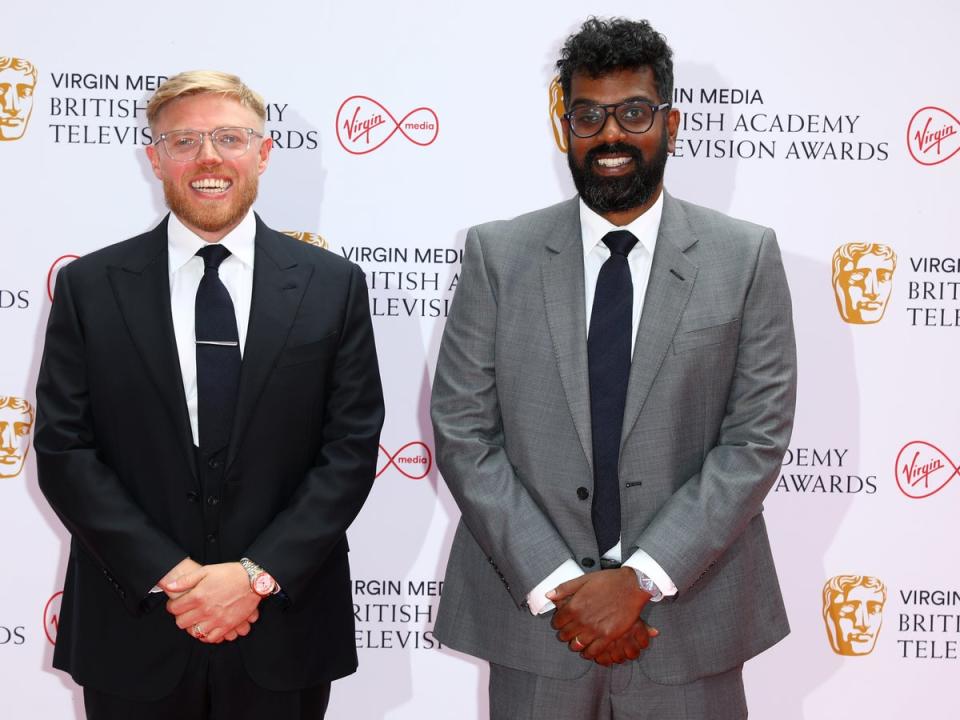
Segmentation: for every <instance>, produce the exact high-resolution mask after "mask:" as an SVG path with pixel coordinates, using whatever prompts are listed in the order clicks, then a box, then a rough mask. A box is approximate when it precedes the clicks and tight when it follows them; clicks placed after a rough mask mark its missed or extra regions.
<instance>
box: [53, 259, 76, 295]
mask: <svg viewBox="0 0 960 720" xmlns="http://www.w3.org/2000/svg"><path fill="white" fill-rule="evenodd" d="M79 257H80V256H79V255H61V256H60V257H58V258H57V259H56V260H54V261H53V265H51V266H50V269H49V270H48V271H47V297H48V298H50V302H53V289H54V287H55V286H56V284H57V273H58V272H60V268H62V267H63V266H65V265H69V264H70V263H72V262H73V261H74V260H76V259H77V258H79Z"/></svg>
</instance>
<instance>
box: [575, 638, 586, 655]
mask: <svg viewBox="0 0 960 720" xmlns="http://www.w3.org/2000/svg"><path fill="white" fill-rule="evenodd" d="M573 643H574V647H573V649H574V650H575V651H576V652H580V651H581V650H583V649H584V648H586V647H587V646H586V645H584V644H583V643H582V642H580V636H579V635H574V637H573Z"/></svg>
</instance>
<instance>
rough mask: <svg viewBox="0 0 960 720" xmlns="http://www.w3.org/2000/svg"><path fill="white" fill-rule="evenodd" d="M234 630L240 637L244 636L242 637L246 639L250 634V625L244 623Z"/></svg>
mask: <svg viewBox="0 0 960 720" xmlns="http://www.w3.org/2000/svg"><path fill="white" fill-rule="evenodd" d="M234 630H235V631H236V633H237V635H240V636H242V637H246V636H247V635H249V634H250V623H248V622H242V623H240V624H239V625H237V626H236V627H235V628H234Z"/></svg>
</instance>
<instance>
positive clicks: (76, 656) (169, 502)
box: [35, 71, 383, 720]
mask: <svg viewBox="0 0 960 720" xmlns="http://www.w3.org/2000/svg"><path fill="white" fill-rule="evenodd" d="M265 115H266V113H265V110H264V104H263V100H262V99H261V98H260V96H259V95H258V94H257V93H255V92H253V91H252V90H251V89H250V88H248V87H247V86H246V85H244V84H243V83H242V82H241V81H240V79H239V78H237V77H235V76H233V75H228V74H225V73H220V72H207V71H195V72H186V73H181V74H179V75H176V76H174V77H172V78H170V79H169V80H167V81H166V82H165V83H164V84H163V85H161V87H160V88H159V89H158V90H157V92H156V94H155V95H154V96H153V98H152V99H151V100H150V103H149V105H148V120H149V123H150V131H151V133H152V136H153V140H154V142H153V144H152V145H151V146H150V147H148V148H147V155H148V157H149V160H150V163H151V166H152V168H153V172H154V174H155V175H156V177H157V179H158V180H160V181H161V182H162V183H163V189H164V195H165V197H166V201H167V204H168V206H169V207H170V211H171V212H170V214H169V215H167V217H165V218H164V219H163V221H162V222H161V223H160V224H159V225H158V226H157V227H156V228H154V229H153V230H151V231H150V232H148V233H145V234H143V235H140V236H138V237H135V238H132V239H130V240H127V241H125V242H122V243H119V244H116V245H112V246H110V247H107V248H104V249H102V250H99V251H97V252H94V253H91V254H90V255H87V256H86V257H83V258H81V259H79V260H77V261H75V262H74V263H72V264H70V265H69V266H67V267H66V268H65V269H64V270H62V271H61V273H60V275H59V279H58V282H57V286H56V293H55V297H54V302H53V307H52V309H51V313H50V320H49V325H48V328H47V337H46V345H45V348H44V357H43V362H42V366H41V370H40V377H39V381H38V385H37V432H36V438H35V447H36V451H37V464H38V476H39V481H40V487H41V489H42V490H43V492H44V494H45V495H46V496H47V499H48V500H49V502H50V504H51V505H52V506H53V508H54V509H55V510H56V512H57V514H58V515H59V516H60V518H61V519H62V520H63V522H64V525H65V526H66V527H67V529H68V530H69V531H70V533H71V535H72V543H71V550H70V560H69V564H68V568H67V577H66V580H65V586H64V596H63V610H62V614H61V620H60V630H59V636H58V642H57V648H56V651H55V653H54V666H55V667H57V668H60V669H63V670H66V671H68V672H69V673H70V674H71V675H72V676H73V678H74V679H75V680H76V681H77V682H78V683H79V684H81V685H83V687H84V699H85V704H86V712H87V717H88V718H117V719H119V718H130V717H136V718H138V719H139V720H149V719H150V718H171V717H175V718H178V720H186V719H193V718H196V719H198V720H199V719H206V718H225V717H230V718H254V717H270V718H280V719H281V720H282V719H284V718H322V717H323V715H324V713H325V709H326V705H327V701H328V697H329V690H330V681H331V680H334V679H336V678H339V677H342V676H344V675H347V674H349V673H351V672H353V671H354V670H355V668H356V665H357V657H356V651H355V648H354V635H353V613H352V600H351V595H350V585H349V569H348V566H347V540H346V530H347V527H348V526H349V525H350V523H351V522H352V520H353V518H354V517H355V516H356V514H357V512H358V511H359V510H360V507H361V505H362V504H363V502H364V500H365V498H366V496H367V494H368V492H369V490H370V487H371V485H372V482H373V478H374V474H375V472H376V456H377V446H378V442H379V434H380V428H381V425H382V423H383V403H382V393H381V387H380V379H379V371H378V367H377V358H376V353H375V347H374V341H373V333H372V328H371V322H370V316H369V310H368V304H367V295H366V289H365V285H364V282H363V276H362V273H361V272H360V270H359V268H357V267H356V266H354V265H352V264H351V263H349V262H346V261H345V260H343V259H342V258H340V257H338V256H336V255H334V254H332V253H329V252H326V251H324V250H322V249H319V248H316V247H313V246H311V245H309V244H307V243H302V242H299V241H297V240H295V239H293V238H290V237H288V236H286V235H282V234H281V233H278V232H275V231H273V230H271V229H270V228H268V227H267V226H266V225H265V224H264V223H263V221H262V220H261V219H260V218H259V217H258V216H257V215H255V214H254V213H253V211H252V210H251V207H252V205H253V202H254V200H255V199H256V196H257V188H258V182H259V178H260V175H262V174H263V172H264V171H265V170H266V168H267V165H268V161H269V159H270V151H271V145H272V143H271V140H270V138H269V136H268V135H267V134H266V131H265V128H264V121H265Z"/></svg>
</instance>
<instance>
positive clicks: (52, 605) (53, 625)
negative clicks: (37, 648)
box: [43, 590, 63, 645]
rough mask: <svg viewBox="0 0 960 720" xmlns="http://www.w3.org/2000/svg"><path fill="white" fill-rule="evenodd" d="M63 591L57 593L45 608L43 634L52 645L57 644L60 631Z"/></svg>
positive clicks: (51, 597)
mask: <svg viewBox="0 0 960 720" xmlns="http://www.w3.org/2000/svg"><path fill="white" fill-rule="evenodd" d="M62 598H63V591H62V590H61V591H60V592H55V593H54V594H53V595H51V596H50V599H49V600H47V604H46V605H44V607H43V632H44V634H45V635H46V636H47V640H49V641H50V644H51V645H56V644H57V633H58V632H59V630H60V601H61V599H62Z"/></svg>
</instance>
